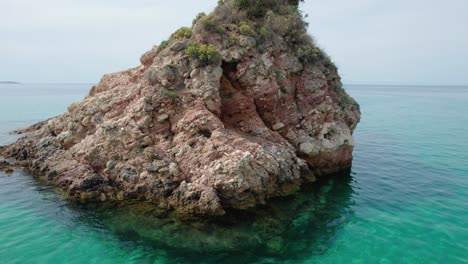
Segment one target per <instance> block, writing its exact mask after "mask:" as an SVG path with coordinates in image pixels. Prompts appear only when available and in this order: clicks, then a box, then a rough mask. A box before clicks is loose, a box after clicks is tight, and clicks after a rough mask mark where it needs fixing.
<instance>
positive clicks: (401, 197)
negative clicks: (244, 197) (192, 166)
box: [0, 84, 468, 263]
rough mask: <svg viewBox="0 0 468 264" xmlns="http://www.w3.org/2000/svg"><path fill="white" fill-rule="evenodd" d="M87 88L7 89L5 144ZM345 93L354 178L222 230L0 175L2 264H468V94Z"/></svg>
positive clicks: (413, 90)
mask: <svg viewBox="0 0 468 264" xmlns="http://www.w3.org/2000/svg"><path fill="white" fill-rule="evenodd" d="M89 88H90V85H11V84H8V85H0V144H6V143H8V142H12V140H14V139H15V137H14V136H11V135H9V134H8V131H11V130H14V129H17V128H21V127H25V126H27V125H29V124H33V123H34V122H37V121H40V120H43V119H45V118H48V117H52V116H54V115H57V114H60V113H62V112H64V111H65V109H66V106H67V105H68V104H70V103H71V102H73V101H79V100H80V99H81V98H82V97H83V96H84V95H85V94H86V93H87V91H88V89H89ZM347 90H348V92H349V93H350V94H351V95H352V96H353V97H354V98H355V99H356V100H357V101H358V102H359V103H360V105H361V111H362V113H363V115H362V121H361V123H360V124H359V126H358V129H357V131H356V133H355V137H356V144H357V146H356V149H355V152H354V156H355V159H354V163H353V168H352V171H351V173H350V174H349V175H341V176H340V177H335V178H331V179H329V180H325V181H323V182H321V183H319V184H317V185H315V186H309V187H308V188H306V189H305V190H304V191H303V192H301V193H298V194H297V195H295V196H292V197H288V198H284V199H276V200H274V201H272V203H271V205H270V206H265V207H264V208H259V209H257V210H255V211H254V212H250V213H248V214H247V213H246V214H242V215H235V216H233V217H232V218H230V219H229V220H227V222H226V223H211V222H207V223H202V222H200V223H194V224H187V223H181V222H178V221H174V219H165V218H158V217H157V216H158V214H157V213H155V212H152V211H148V209H147V208H146V207H144V206H141V205H140V204H129V205H125V206H118V207H117V206H111V205H106V206H95V207H90V206H83V205H77V204H73V203H70V202H68V201H66V200H63V199H62V197H61V195H60V192H58V191H57V190H55V189H54V188H53V187H52V186H49V185H47V184H44V183H41V182H39V181H38V180H36V179H35V178H34V177H32V176H31V175H29V174H28V173H27V172H24V171H16V172H15V173H13V174H12V175H6V174H3V173H0V263H220V262H224V263H468V88H467V87H427V86H347Z"/></svg>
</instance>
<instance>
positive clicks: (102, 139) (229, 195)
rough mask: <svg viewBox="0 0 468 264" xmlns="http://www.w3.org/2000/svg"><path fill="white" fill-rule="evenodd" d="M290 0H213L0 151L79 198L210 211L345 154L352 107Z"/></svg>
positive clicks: (342, 164) (259, 194)
mask: <svg viewBox="0 0 468 264" xmlns="http://www.w3.org/2000/svg"><path fill="white" fill-rule="evenodd" d="M297 3H298V1H287V0H257V1H245V0H226V1H224V2H223V1H220V3H219V4H218V7H217V8H216V9H215V11H214V12H213V13H212V14H210V15H208V16H206V15H204V14H201V15H199V16H198V17H197V19H196V20H194V24H193V26H192V28H181V29H179V30H178V31H177V32H175V33H174V34H173V35H172V36H171V38H170V40H168V41H165V42H163V43H161V45H159V47H154V48H153V49H151V50H150V51H148V52H147V53H145V54H144V55H143V56H142V57H141V63H142V65H140V66H138V67H136V68H133V69H129V70H126V71H123V72H119V73H114V74H110V75H105V76H104V77H103V78H102V80H101V81H100V83H99V84H97V85H96V86H94V87H93V88H92V89H91V91H90V92H89V94H88V95H87V96H86V97H85V98H84V100H83V101H82V102H80V103H74V104H72V105H70V106H69V107H68V112H67V113H65V114H63V115H61V116H58V117H55V118H53V119H51V120H48V121H46V122H43V123H40V124H37V125H35V127H33V129H29V131H28V132H29V133H28V134H27V135H26V136H25V137H23V138H21V139H20V140H18V141H17V142H16V143H14V144H12V145H10V146H6V147H3V148H0V152H2V154H3V156H5V157H9V158H15V159H16V160H17V161H19V162H21V164H26V166H27V167H29V168H30V169H31V170H32V172H33V173H34V174H36V175H39V176H44V177H46V178H47V179H48V180H50V181H53V182H55V183H56V184H57V185H58V186H60V187H62V188H63V189H64V190H66V191H67V193H68V194H69V195H70V197H74V198H78V199H83V200H98V201H106V200H122V199H141V200H146V201H150V202H154V203H157V204H158V205H159V206H166V207H168V208H175V209H177V211H178V212H180V213H186V214H188V215H197V214H199V215H222V214H224V213H225V209H228V208H237V209H242V208H247V207H251V206H254V205H256V204H261V203H265V201H266V200H267V199H268V198H270V197H274V196H281V195H287V194H290V193H292V192H294V191H296V190H297V189H298V188H300V185H301V183H302V182H304V181H314V180H315V179H316V177H321V176H323V175H327V174H332V173H335V172H338V171H340V170H343V169H347V168H349V167H350V166H351V161H352V150H353V144H354V142H353V137H352V133H353V130H354V129H355V127H356V125H357V123H358V121H359V118H360V112H359V107H358V105H357V103H356V102H355V101H354V100H353V99H352V98H351V97H349V95H348V94H346V92H345V91H344V90H343V88H342V84H341V82H340V77H339V75H338V73H337V69H336V67H335V66H334V65H333V63H332V62H331V60H330V58H329V57H328V56H326V55H325V54H324V53H323V52H322V51H321V50H320V49H319V48H318V47H316V46H315V44H314V43H313V41H312V39H311V38H310V37H309V36H308V35H307V33H306V25H305V23H304V22H303V20H302V16H301V14H300V12H299V11H297Z"/></svg>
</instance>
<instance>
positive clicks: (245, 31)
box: [239, 22, 255, 36]
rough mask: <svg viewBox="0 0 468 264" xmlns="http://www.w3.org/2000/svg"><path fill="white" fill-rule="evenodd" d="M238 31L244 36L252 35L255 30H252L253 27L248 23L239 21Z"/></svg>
mask: <svg viewBox="0 0 468 264" xmlns="http://www.w3.org/2000/svg"><path fill="white" fill-rule="evenodd" d="M239 31H240V33H241V34H242V35H244V36H254V35H255V30H253V28H252V27H251V26H250V25H249V24H247V23H245V22H241V24H240V26H239Z"/></svg>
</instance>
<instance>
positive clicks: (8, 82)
mask: <svg viewBox="0 0 468 264" xmlns="http://www.w3.org/2000/svg"><path fill="white" fill-rule="evenodd" d="M0 84H20V83H19V82H11V81H0Z"/></svg>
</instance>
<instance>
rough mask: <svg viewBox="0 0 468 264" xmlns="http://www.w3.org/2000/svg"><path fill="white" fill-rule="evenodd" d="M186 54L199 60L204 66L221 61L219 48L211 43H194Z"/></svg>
mask: <svg viewBox="0 0 468 264" xmlns="http://www.w3.org/2000/svg"><path fill="white" fill-rule="evenodd" d="M185 54H186V55H187V56H189V57H190V58H191V59H194V60H196V61H198V62H199V63H200V64H201V65H202V66H206V65H210V64H215V63H219V62H221V54H219V51H218V49H217V48H216V47H215V46H213V45H210V44H208V45H205V44H200V43H198V42H195V43H192V44H190V45H189V46H188V47H187V49H186V50H185Z"/></svg>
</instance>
